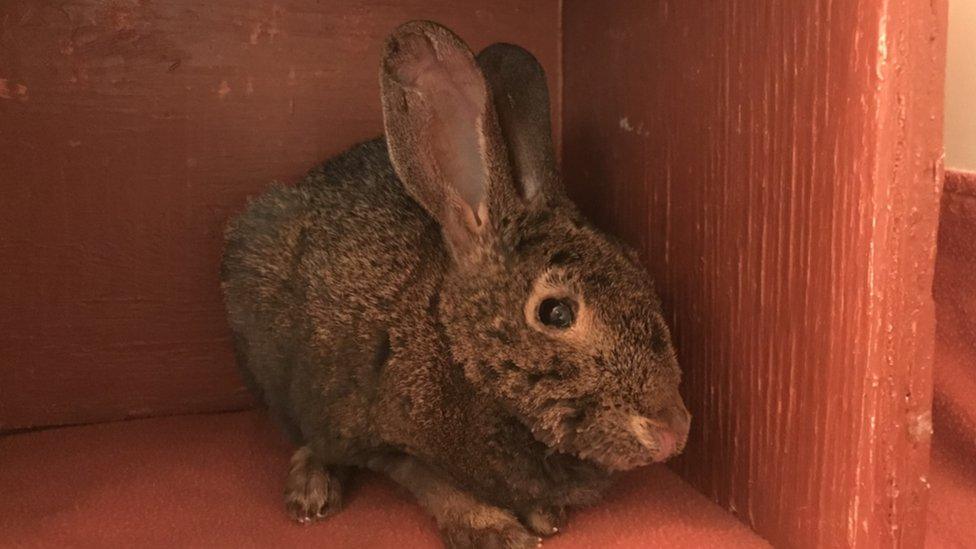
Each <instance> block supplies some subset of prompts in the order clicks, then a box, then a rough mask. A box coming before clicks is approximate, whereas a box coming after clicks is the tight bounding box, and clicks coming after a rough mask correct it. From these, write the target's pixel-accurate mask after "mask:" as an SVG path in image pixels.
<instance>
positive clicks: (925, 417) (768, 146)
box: [563, 0, 946, 547]
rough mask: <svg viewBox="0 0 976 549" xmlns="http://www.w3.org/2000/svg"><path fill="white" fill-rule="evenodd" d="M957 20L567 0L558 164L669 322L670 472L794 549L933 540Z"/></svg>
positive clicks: (742, 4) (912, 14) (878, 8)
mask: <svg viewBox="0 0 976 549" xmlns="http://www.w3.org/2000/svg"><path fill="white" fill-rule="evenodd" d="M945 12H946V6H945V2H944V1H941V0H937V1H934V2H929V1H920V0H890V1H882V0H861V1H855V0H833V1H830V0H815V1H810V2H751V1H745V0H732V1H728V2H702V1H681V2H678V1H672V0H661V1H656V2H643V1H638V0H625V1H619V2H612V3H596V2H585V1H581V0H579V1H578V0H567V1H566V2H565V6H564V14H563V17H564V24H563V32H564V65H563V66H564V72H563V78H564V89H563V99H564V105H565V110H564V113H563V123H564V125H565V131H564V135H563V138H564V149H563V159H564V163H563V168H564V174H565V177H566V178H567V181H568V182H569V184H570V189H571V194H572V195H573V196H574V197H575V198H576V199H577V200H578V201H579V202H580V203H581V204H582V205H583V209H584V210H585V211H586V212H587V213H588V214H590V215H591V216H592V217H593V218H594V219H595V220H596V222H597V223H598V224H599V225H601V226H602V227H605V228H607V229H609V230H611V231H613V232H616V233H618V234H620V235H621V236H623V237H624V238H625V239H627V240H628V241H630V242H631V243H633V244H635V245H636V246H638V248H639V249H640V251H641V252H642V253H643V255H644V257H645V258H646V260H647V262H648V265H649V267H650V270H651V271H652V273H653V274H654V276H655V278H656V281H657V283H658V286H659V288H660V291H661V294H662V297H663V300H664V302H665V305H666V309H667V311H668V312H669V314H670V317H671V322H672V325H673V327H674V331H675V336H676V344H677V347H678V351H679V360H680V362H681V363H682V364H683V369H684V373H685V377H684V385H683V391H684V393H685V394H686V396H687V398H688V401H689V403H690V407H691V408H692V413H693V415H694V416H695V421H694V427H693V430H692V435H691V439H690V440H689V443H688V449H687V451H686V455H685V456H684V457H683V459H681V460H680V461H679V462H678V463H677V464H676V467H677V468H678V469H679V470H680V471H681V472H682V474H684V475H685V476H686V478H688V479H689V480H691V481H692V482H693V483H694V484H695V485H697V486H698V487H700V488H701V489H702V490H703V491H704V492H705V493H706V494H708V495H710V496H711V497H712V498H714V499H715V500H716V501H718V502H719V503H721V504H722V505H724V506H725V507H727V508H728V509H730V510H732V511H733V512H734V513H736V514H738V515H739V516H740V517H741V518H742V519H743V520H744V521H746V522H747V523H749V524H751V525H753V526H754V527H755V529H756V530H757V531H758V532H759V533H760V534H761V535H763V536H765V537H767V538H768V539H769V540H770V541H771V542H772V543H773V544H774V545H776V546H781V547H840V546H857V547H875V546H895V545H901V546H905V547H919V546H921V543H922V539H923V537H922V536H923V535H924V520H923V519H924V514H923V511H924V504H925V500H926V494H927V489H928V484H927V480H926V472H927V463H928V451H929V438H930V433H931V414H930V406H931V369H930V367H931V361H932V352H933V329H934V328H933V326H934V320H933V307H932V300H931V283H932V270H933V258H934V251H935V232H936V226H937V219H938V200H939V194H940V183H941V172H942V165H941V147H942V140H941V131H942V104H943V101H942V81H943V72H942V71H943V65H944V48H945Z"/></svg>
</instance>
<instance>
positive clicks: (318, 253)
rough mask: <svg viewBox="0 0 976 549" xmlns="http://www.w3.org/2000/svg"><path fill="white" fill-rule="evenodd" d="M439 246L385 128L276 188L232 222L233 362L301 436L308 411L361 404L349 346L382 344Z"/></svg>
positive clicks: (228, 252)
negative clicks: (392, 156) (402, 178)
mask: <svg viewBox="0 0 976 549" xmlns="http://www.w3.org/2000/svg"><path fill="white" fill-rule="evenodd" d="M440 246H441V245H440V243H439V237H438V228H437V225H436V224H435V223H434V222H433V220H432V219H431V218H430V217H429V216H428V215H427V214H426V213H425V212H424V210H422V209H421V208H420V207H419V206H418V205H417V204H416V202H414V201H413V200H412V199H410V198H409V196H407V194H406V193H405V191H404V189H403V186H402V185H401V184H400V182H399V180H398V179H397V177H396V175H395V173H394V171H393V168H392V167H391V165H390V162H389V158H388V156H387V151H386V146H385V143H384V141H383V140H381V139H377V140H374V141H370V142H367V143H363V144H360V145H357V146H355V147H353V148H352V149H350V150H349V151H347V152H345V153H343V154H341V155H339V156H337V157H335V158H333V159H331V160H329V161H327V162H326V163H324V164H322V165H321V166H318V167H316V168H314V169H313V170H311V171H310V172H309V173H308V175H307V176H306V177H305V179H304V180H303V181H302V182H301V183H299V184H298V185H296V186H293V187H286V186H280V185H276V186H274V187H272V188H271V189H270V190H269V191H267V192H266V193H265V194H263V195H262V196H260V197H258V198H257V199H255V200H253V201H252V202H251V203H250V204H249V206H248V208H247V210H246V211H245V212H244V213H242V214H241V215H240V216H238V217H237V218H235V219H234V220H232V221H231V223H230V224H229V225H228V227H227V231H226V234H225V251H224V258H223V265H222V272H221V278H222V287H223V291H224V297H225V302H226V306H227V310H228V316H229V319H230V324H231V328H232V331H233V332H234V339H235V347H236V351H237V355H238V363H239V365H240V366H241V369H242V373H243V375H244V379H245V381H247V382H248V384H249V385H250V386H251V389H252V390H254V391H255V392H256V393H258V394H259V395H263V398H264V400H265V401H266V402H267V404H268V405H269V408H271V411H272V412H273V413H274V414H275V415H277V416H279V418H280V419H282V420H283V421H284V423H285V424H286V426H287V427H288V429H289V431H291V434H292V435H293V438H296V439H297V440H296V441H298V440H301V439H302V438H305V437H304V436H303V435H302V433H305V434H306V436H307V431H308V430H309V429H320V428H321V427H320V426H318V425H309V424H308V418H310V417H312V418H316V420H315V421H319V422H326V423H328V422H329V419H328V418H327V417H325V416H330V415H341V416H345V417H348V414H346V413H345V411H348V410H349V409H351V408H360V410H361V411H362V407H367V408H368V406H369V404H370V402H369V398H370V397H369V395H364V394H361V393H362V391H358V390H354V388H355V387H362V386H363V385H365V384H368V380H366V379H363V376H364V372H361V371H358V370H357V368H358V365H359V364H361V363H362V362H364V361H362V360H351V358H352V357H351V356H350V355H363V354H365V355H369V354H370V353H373V352H382V347H384V346H387V345H388V342H385V341H383V338H384V337H386V336H385V335H384V334H385V330H386V327H387V326H389V325H390V323H391V322H392V321H393V319H394V318H396V317H398V316H399V315H400V314H402V313H401V311H403V310H405V309H409V308H410V307H411V305H410V304H406V303H404V299H405V297H404V296H405V294H407V293H410V292H409V289H410V288H411V287H413V286H416V285H417V282H418V280H417V279H418V278H427V277H426V276H425V274H424V273H429V272H430V271H431V261H430V258H431V257H433V258H435V259H436V258H437V257H439V256H440V255H442V254H441V251H440V250H439V249H438V248H439V247H440ZM434 263H436V261H434ZM377 349H379V351H377ZM365 362H367V363H368V362H369V360H368V359H367V360H365ZM367 373H368V372H367ZM312 387H314V388H315V389H316V390H315V391H311V390H310V388H312ZM323 388H324V390H323ZM310 412H312V413H310ZM359 415H360V416H363V414H359ZM362 421H366V420H365V419H362ZM336 427H338V426H336ZM361 427H362V429H365V430H368V426H367V425H365V424H364V425H362V426H361ZM342 429H343V430H344V431H346V432H348V430H349V426H343V427H342Z"/></svg>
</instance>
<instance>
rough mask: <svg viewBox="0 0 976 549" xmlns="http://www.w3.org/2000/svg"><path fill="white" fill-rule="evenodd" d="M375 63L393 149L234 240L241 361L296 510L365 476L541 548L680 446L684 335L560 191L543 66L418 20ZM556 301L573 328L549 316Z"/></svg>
mask: <svg viewBox="0 0 976 549" xmlns="http://www.w3.org/2000/svg"><path fill="white" fill-rule="evenodd" d="M476 63H477V64H476ZM479 66H480V67H479ZM380 72H381V78H380V79H381V85H382V88H383V106H384V120H385V128H386V138H385V139H377V140H374V141H370V142H367V143H363V144H360V145H357V146H355V147H353V148H352V149H350V150H349V151H347V152H345V153H343V154H341V155H339V156H338V157H336V158H333V159H331V160H329V161H328V162H326V163H325V164H324V165H322V166H320V167H318V168H315V169H313V170H312V171H311V172H310V173H309V174H308V176H307V177H306V178H305V180H304V181H302V182H301V183H300V184H299V185H297V186H295V187H283V186H277V187H274V188H272V189H271V190H270V191H268V192H267V193H266V194H264V195H263V196H261V197H260V198H258V199H256V200H254V201H253V202H252V203H251V204H250V206H249V207H248V209H247V211H246V212H245V213H243V214H242V215H241V216H239V217H237V218H236V219H234V220H233V221H232V222H231V223H230V225H229V226H228V228H227V233H226V250H225V254H224V261H223V269H222V286H223V290H224V294H225V299H226V305H227V311H228V315H229V318H230V324H231V326H232V329H233V332H234V337H235V345H236V348H237V352H238V359H239V362H240V365H241V368H242V371H243V373H244V376H245V378H246V379H247V381H248V383H249V385H251V386H252V388H253V389H254V390H255V391H257V392H258V393H259V394H262V395H263V398H264V400H265V402H266V403H267V405H268V407H269V409H270V411H271V413H272V414H274V415H275V416H277V417H278V418H279V419H280V420H281V422H282V424H283V425H284V426H285V428H286V429H287V430H288V431H289V433H290V435H291V437H292V438H293V439H294V441H295V442H296V443H297V444H299V445H301V446H302V448H301V449H300V450H299V451H298V452H297V453H296V454H295V457H294V458H293V461H292V469H291V472H290V473H289V476H288V484H287V494H286V496H287V497H288V499H289V508H290V511H291V512H292V513H293V515H294V516H296V518H298V519H299V520H303V521H304V520H311V519H315V518H319V517H321V516H325V515H328V514H329V513H332V512H334V511H336V510H338V508H339V505H340V500H341V483H342V478H343V475H344V473H345V472H346V471H347V470H348V468H349V467H350V466H354V467H364V468H370V469H373V470H377V471H381V472H383V473H386V474H388V475H389V476H391V477H392V478H393V479H394V480H396V481H397V482H399V483H401V484H402V485H404V486H405V487H406V488H407V489H409V490H410V491H411V492H413V493H414V495H415V496H416V497H417V499H418V500H419V501H420V503H421V504H422V505H424V506H425V507H426V508H427V509H428V511H429V512H430V513H431V514H432V515H434V518H435V519H436V520H437V522H438V524H439V526H440V528H441V530H442V533H443V535H444V539H445V541H446V543H447V544H448V545H451V546H503V547H522V546H534V545H535V544H536V542H537V538H536V536H537V535H549V534H552V533H554V532H555V530H556V525H557V523H558V521H559V520H560V518H561V517H562V512H563V509H564V508H565V507H567V506H574V505H580V504H585V503H588V502H591V501H593V500H594V499H596V498H597V497H598V496H599V494H600V493H601V491H602V490H603V489H604V488H605V487H606V486H607V484H608V481H609V478H610V473H611V472H612V471H616V470H625V469H630V468H633V467H636V466H639V465H643V464H646V463H650V462H652V461H662V460H664V459H667V458H668V457H670V456H671V455H674V454H676V453H678V452H680V451H681V449H682V448H683V446H684V442H685V440H686V437H687V431H688V424H689V420H690V418H689V416H688V413H687V411H686V410H685V407H684V405H683V404H682V401H681V398H680V396H679V395H678V383H679V379H680V372H679V370H678V366H677V362H676V359H675V354H674V351H673V348H672V345H671V341H670V336H669V333H668V329H667V327H666V325H665V323H664V321H663V319H662V317H661V313H660V305H659V302H658V299H657V297H656V296H655V294H654V291H653V289H652V286H651V283H650V281H649V279H648V277H647V275H646V272H645V270H644V269H643V267H641V265H640V264H639V263H638V262H637V260H636V256H635V254H634V253H633V252H632V251H630V250H628V249H627V248H625V247H624V246H622V245H621V244H619V243H616V242H615V241H613V240H611V239H610V238H608V237H607V236H605V235H603V234H602V233H600V232H598V231H597V230H595V229H594V228H593V227H592V226H591V225H590V224H588V223H587V222H586V221H585V220H584V219H583V218H582V217H581V216H580V214H579V213H578V212H577V210H576V208H575V207H574V206H573V204H572V203H571V202H569V200H568V199H567V198H566V197H565V194H564V192H563V190H562V188H561V185H560V183H559V178H558V176H557V174H556V171H555V166H554V162H553V153H552V142H551V137H550V127H549V102H548V94H547V91H546V84H545V76H544V74H543V72H542V69H541V67H539V65H538V63H537V62H536V61H535V59H534V58H532V56H531V55H530V54H528V52H526V51H524V50H522V49H521V48H518V47H516V46H510V45H504V44H498V45H495V46H492V47H489V48H488V49H486V50H485V51H484V52H482V54H480V55H479V56H478V59H477V61H476V60H475V59H474V58H473V57H472V56H471V53H470V51H469V50H468V49H467V47H466V46H465V45H464V44H463V42H461V41H460V39H458V38H457V37H456V36H454V35H453V34H452V33H451V32H450V31H448V30H447V29H444V28H443V27H440V26H438V25H436V24H434V23H429V22H412V23H408V24H406V25H403V26H401V27H400V28H399V29H397V30H396V31H395V32H394V34H393V35H392V36H391V37H390V39H389V40H388V42H387V46H386V53H385V58H384V61H383V66H382V68H381V71H380ZM550 299H557V300H563V301H561V302H562V303H568V304H570V305H571V309H572V310H573V313H574V315H573V316H574V323H573V324H572V325H571V326H569V327H568V328H558V327H553V326H550V325H546V324H545V323H544V322H543V321H542V320H541V319H540V315H541V314H543V313H541V312H540V310H541V309H540V304H542V303H543V301H545V300H550ZM547 303H552V301H547ZM542 306H545V305H542Z"/></svg>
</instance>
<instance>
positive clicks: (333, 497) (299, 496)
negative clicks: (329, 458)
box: [285, 447, 342, 524]
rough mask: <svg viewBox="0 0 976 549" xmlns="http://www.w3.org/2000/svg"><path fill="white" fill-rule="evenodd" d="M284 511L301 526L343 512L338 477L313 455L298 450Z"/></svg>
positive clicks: (290, 473) (304, 450) (291, 470)
mask: <svg viewBox="0 0 976 549" xmlns="http://www.w3.org/2000/svg"><path fill="white" fill-rule="evenodd" d="M285 508H286V509H287V510H288V514H289V515H290V516H291V517H292V518H293V519H295V520H297V521H298V522H300V523H302V524H308V523H310V522H313V521H316V520H320V519H323V518H325V517H328V516H330V515H334V514H335V513H337V512H338V511H339V509H340V508H342V486H341V485H340V482H339V479H338V477H337V476H336V475H335V474H333V473H332V472H330V471H329V469H328V468H326V467H325V466H324V465H323V464H322V463H321V462H320V461H319V460H318V459H316V458H315V456H314V455H312V452H311V450H309V449H308V447H302V448H299V449H298V451H296V452H295V455H293V456H292V458H291V469H290V470H289V471H288V479H287V480H286V481H285Z"/></svg>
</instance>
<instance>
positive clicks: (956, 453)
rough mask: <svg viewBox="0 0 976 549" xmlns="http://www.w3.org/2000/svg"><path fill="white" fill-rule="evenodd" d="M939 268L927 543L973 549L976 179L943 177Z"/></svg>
mask: <svg viewBox="0 0 976 549" xmlns="http://www.w3.org/2000/svg"><path fill="white" fill-rule="evenodd" d="M939 223H940V226H939V255H938V259H937V261H936V267H935V283H934V291H933V294H934V296H935V306H936V319H937V322H938V325H937V327H936V351H935V366H934V368H933V376H934V379H933V382H934V388H935V391H934V405H933V410H932V418H933V421H934V423H935V437H934V444H933V450H932V469H931V473H930V475H929V480H930V482H931V484H932V493H931V497H930V498H929V520H928V542H927V545H928V546H929V547H932V548H936V547H953V548H954V547H960V548H962V547H974V546H976V174H967V173H961V172H949V173H947V174H946V185H945V195H944V197H943V199H942V213H941V216H940V219H939Z"/></svg>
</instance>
